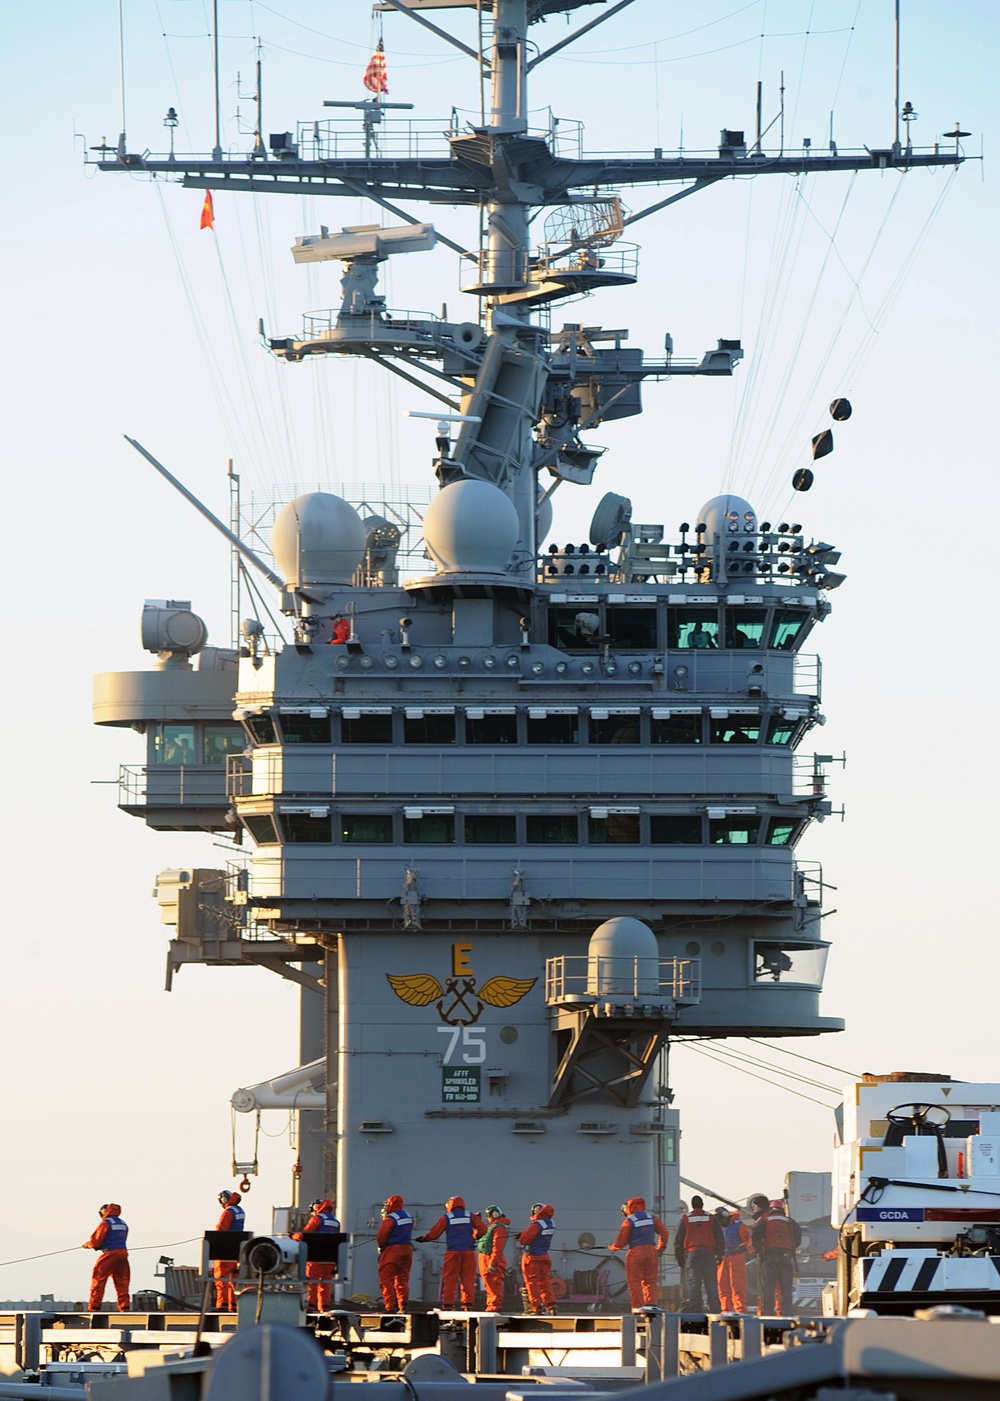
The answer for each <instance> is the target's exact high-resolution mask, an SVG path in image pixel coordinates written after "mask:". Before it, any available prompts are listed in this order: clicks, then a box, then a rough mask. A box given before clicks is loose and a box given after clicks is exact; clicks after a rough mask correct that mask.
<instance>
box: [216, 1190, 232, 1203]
mask: <svg viewBox="0 0 1000 1401" xmlns="http://www.w3.org/2000/svg"><path fill="white" fill-rule="evenodd" d="M231 1195H232V1193H231V1192H230V1190H229V1188H228V1187H223V1189H222V1191H221V1192H220V1193H219V1205H220V1206H228V1205H229V1198H230V1196H231Z"/></svg>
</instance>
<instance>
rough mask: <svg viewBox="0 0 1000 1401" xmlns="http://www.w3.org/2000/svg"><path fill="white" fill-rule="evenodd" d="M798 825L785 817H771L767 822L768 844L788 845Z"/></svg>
mask: <svg viewBox="0 0 1000 1401" xmlns="http://www.w3.org/2000/svg"><path fill="white" fill-rule="evenodd" d="M798 825H799V824H798V823H797V822H794V821H792V820H791V819H790V818H787V817H772V818H771V820H770V822H769V823H768V824H767V844H768V846H790V845H791V841H792V837H793V836H794V835H795V831H796V828H797V827H798Z"/></svg>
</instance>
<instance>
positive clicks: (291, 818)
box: [280, 812, 333, 842]
mask: <svg viewBox="0 0 1000 1401" xmlns="http://www.w3.org/2000/svg"><path fill="white" fill-rule="evenodd" d="M280 820H281V830H282V832H283V833H284V836H285V841H286V842H332V841H333V828H332V826H331V823H330V819H329V817H313V816H312V815H311V814H310V813H306V812H283V813H282V814H281V818H280Z"/></svg>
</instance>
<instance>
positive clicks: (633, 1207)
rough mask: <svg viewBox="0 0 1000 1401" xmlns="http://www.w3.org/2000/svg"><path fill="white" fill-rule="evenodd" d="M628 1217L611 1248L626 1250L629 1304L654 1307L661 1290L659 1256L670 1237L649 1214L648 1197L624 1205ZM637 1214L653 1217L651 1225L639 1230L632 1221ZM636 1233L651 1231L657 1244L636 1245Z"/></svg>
mask: <svg viewBox="0 0 1000 1401" xmlns="http://www.w3.org/2000/svg"><path fill="white" fill-rule="evenodd" d="M625 1206H626V1207H627V1209H628V1215H627V1216H626V1217H625V1220H624V1221H623V1222H622V1224H621V1229H620V1230H619V1232H618V1234H617V1235H616V1236H615V1238H614V1240H613V1241H612V1243H611V1244H610V1245H609V1246H608V1249H609V1250H627V1251H628V1254H627V1255H626V1256H625V1282H626V1284H627V1285H628V1297H629V1303H630V1304H631V1306H632V1308H634V1309H635V1308H639V1307H641V1305H643V1304H655V1303H656V1293H657V1288H658V1286H659V1272H660V1271H659V1258H658V1257H659V1254H660V1251H661V1250H663V1248H664V1247H665V1246H666V1244H667V1241H668V1239H669V1236H670V1233H669V1231H668V1230H667V1228H666V1226H664V1224H663V1222H662V1221H661V1220H660V1218H659V1217H658V1216H652V1213H651V1212H648V1213H647V1212H646V1198H645V1197H630V1198H629V1199H628V1201H627V1202H626V1203H625ZM637 1213H643V1214H645V1215H649V1216H652V1225H651V1227H650V1226H649V1225H647V1226H645V1227H641V1226H640V1227H638V1228H636V1224H635V1222H634V1221H633V1220H632V1217H633V1216H634V1215H635V1214H637ZM637 1229H639V1230H642V1231H643V1234H648V1233H649V1231H650V1229H652V1231H653V1232H654V1233H655V1235H656V1244H655V1245H654V1244H653V1243H652V1241H644V1242H637V1243H635V1244H633V1242H632V1237H633V1235H635V1234H636V1233H637Z"/></svg>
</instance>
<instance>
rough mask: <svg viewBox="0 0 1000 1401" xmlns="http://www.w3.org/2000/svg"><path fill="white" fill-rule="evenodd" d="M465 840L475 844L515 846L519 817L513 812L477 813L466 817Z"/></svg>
mask: <svg viewBox="0 0 1000 1401" xmlns="http://www.w3.org/2000/svg"><path fill="white" fill-rule="evenodd" d="M465 840H466V841H467V842H470V843H472V844H473V845H475V846H515V845H516V844H517V818H516V817H514V816H513V815H512V814H510V815H505V814H499V815H498V814H482V813H480V814H477V815H475V816H470V817H467V818H466V819H465Z"/></svg>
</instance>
